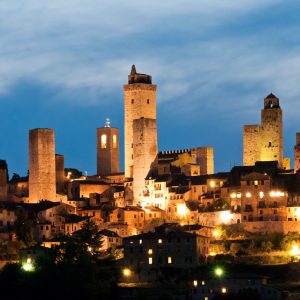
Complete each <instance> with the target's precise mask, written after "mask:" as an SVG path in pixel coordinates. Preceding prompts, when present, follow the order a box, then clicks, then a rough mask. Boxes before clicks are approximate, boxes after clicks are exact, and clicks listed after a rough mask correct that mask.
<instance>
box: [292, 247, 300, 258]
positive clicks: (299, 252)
mask: <svg viewBox="0 0 300 300" xmlns="http://www.w3.org/2000/svg"><path fill="white" fill-rule="evenodd" d="M290 254H291V255H293V256H295V255H300V249H299V246H298V245H293V246H292V249H291V251H290Z"/></svg>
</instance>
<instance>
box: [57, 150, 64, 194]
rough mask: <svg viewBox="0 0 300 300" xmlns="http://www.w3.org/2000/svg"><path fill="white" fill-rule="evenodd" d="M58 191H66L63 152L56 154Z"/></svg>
mask: <svg viewBox="0 0 300 300" xmlns="http://www.w3.org/2000/svg"><path fill="white" fill-rule="evenodd" d="M55 172H56V192H57V193H63V192H64V191H65V188H64V186H65V181H66V178H65V158H64V156H63V155H61V154H55Z"/></svg>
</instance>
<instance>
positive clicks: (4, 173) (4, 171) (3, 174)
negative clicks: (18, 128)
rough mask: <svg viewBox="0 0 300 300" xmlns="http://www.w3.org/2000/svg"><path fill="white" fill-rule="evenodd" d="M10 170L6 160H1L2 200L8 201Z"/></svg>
mask: <svg viewBox="0 0 300 300" xmlns="http://www.w3.org/2000/svg"><path fill="white" fill-rule="evenodd" d="M7 192H8V170H7V163H6V161H5V160H0V201H7V196H8V193H7Z"/></svg>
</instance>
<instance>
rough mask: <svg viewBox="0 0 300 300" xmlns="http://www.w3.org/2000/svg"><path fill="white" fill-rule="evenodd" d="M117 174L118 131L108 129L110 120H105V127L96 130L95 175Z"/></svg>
mask: <svg viewBox="0 0 300 300" xmlns="http://www.w3.org/2000/svg"><path fill="white" fill-rule="evenodd" d="M119 172H120V160H119V129H118V128H112V127H110V120H109V119H106V123H105V126H104V127H101V128H97V175H98V176H105V175H110V174H113V173H119Z"/></svg>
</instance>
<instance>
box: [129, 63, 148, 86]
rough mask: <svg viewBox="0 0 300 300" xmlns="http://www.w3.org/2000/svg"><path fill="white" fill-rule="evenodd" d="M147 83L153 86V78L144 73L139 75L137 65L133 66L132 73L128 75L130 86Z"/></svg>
mask: <svg viewBox="0 0 300 300" xmlns="http://www.w3.org/2000/svg"><path fill="white" fill-rule="evenodd" d="M135 83H145V84H152V76H150V75H147V74H142V73H137V72H136V68H135V65H132V67H131V72H130V74H129V75H128V84H135Z"/></svg>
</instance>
